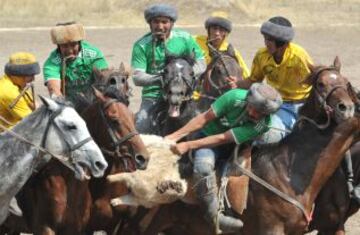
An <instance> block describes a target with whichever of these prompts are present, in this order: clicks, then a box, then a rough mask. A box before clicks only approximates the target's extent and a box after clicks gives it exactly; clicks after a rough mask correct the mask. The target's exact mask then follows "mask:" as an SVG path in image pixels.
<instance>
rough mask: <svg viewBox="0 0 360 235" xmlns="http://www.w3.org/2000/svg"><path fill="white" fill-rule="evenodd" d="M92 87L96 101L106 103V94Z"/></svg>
mask: <svg viewBox="0 0 360 235" xmlns="http://www.w3.org/2000/svg"><path fill="white" fill-rule="evenodd" d="M91 87H92V89H93V91H94V95H95V97H96V99H98V100H99V101H101V102H105V100H106V98H105V96H104V94H103V93H102V92H101V91H99V90H98V89H96V88H95V87H94V86H91Z"/></svg>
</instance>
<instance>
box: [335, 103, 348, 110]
mask: <svg viewBox="0 0 360 235" xmlns="http://www.w3.org/2000/svg"><path fill="white" fill-rule="evenodd" d="M337 109H338V110H339V111H340V112H345V111H346V110H347V108H346V105H345V104H343V103H340V104H338V105H337Z"/></svg>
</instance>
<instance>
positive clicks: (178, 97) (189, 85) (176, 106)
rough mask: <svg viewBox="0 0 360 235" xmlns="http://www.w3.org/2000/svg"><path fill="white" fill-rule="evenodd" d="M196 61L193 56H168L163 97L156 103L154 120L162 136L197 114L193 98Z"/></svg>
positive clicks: (163, 78)
mask: <svg viewBox="0 0 360 235" xmlns="http://www.w3.org/2000/svg"><path fill="white" fill-rule="evenodd" d="M194 63H195V60H194V58H193V57H192V56H173V55H167V56H166V60H165V67H164V70H163V74H162V92H163V99H160V100H159V102H158V103H157V104H156V110H157V112H155V113H157V117H156V118H155V120H154V129H158V131H159V133H158V134H159V135H161V136H165V135H167V134H169V133H171V132H173V131H175V130H177V129H179V128H180V127H182V126H183V125H185V124H186V123H187V122H188V121H189V120H190V119H191V118H192V117H194V116H195V115H196V105H195V102H193V99H192V95H193V91H194V88H195V83H196V80H195V77H194V71H193V68H192V66H193V65H194Z"/></svg>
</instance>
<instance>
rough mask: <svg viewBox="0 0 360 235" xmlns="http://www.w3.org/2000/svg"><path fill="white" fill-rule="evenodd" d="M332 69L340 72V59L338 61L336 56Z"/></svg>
mask: <svg viewBox="0 0 360 235" xmlns="http://www.w3.org/2000/svg"><path fill="white" fill-rule="evenodd" d="M334 67H335V69H336V70H337V71H338V72H340V69H341V62H340V59H339V57H338V56H336V57H335V59H334Z"/></svg>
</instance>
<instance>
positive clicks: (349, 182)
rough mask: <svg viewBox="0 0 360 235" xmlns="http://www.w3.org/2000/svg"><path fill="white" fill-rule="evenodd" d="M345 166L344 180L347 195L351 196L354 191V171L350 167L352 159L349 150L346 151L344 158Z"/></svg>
mask: <svg viewBox="0 0 360 235" xmlns="http://www.w3.org/2000/svg"><path fill="white" fill-rule="evenodd" d="M344 163H345V168H346V182H347V187H348V190H349V195H350V196H352V194H353V192H354V185H353V183H354V172H353V167H352V159H351V152H350V150H348V151H346V153H345V158H344Z"/></svg>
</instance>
